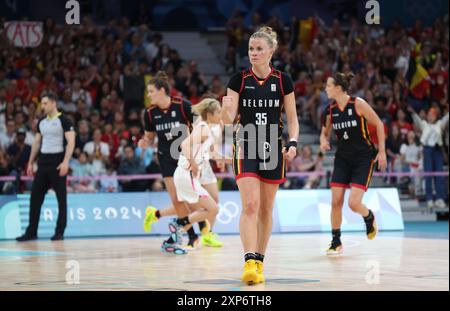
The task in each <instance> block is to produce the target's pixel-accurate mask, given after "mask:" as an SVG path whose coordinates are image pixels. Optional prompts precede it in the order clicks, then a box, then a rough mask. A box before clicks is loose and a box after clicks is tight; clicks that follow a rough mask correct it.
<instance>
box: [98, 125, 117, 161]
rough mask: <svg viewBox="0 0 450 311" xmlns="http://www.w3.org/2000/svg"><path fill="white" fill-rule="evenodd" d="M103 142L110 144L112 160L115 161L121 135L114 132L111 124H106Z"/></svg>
mask: <svg viewBox="0 0 450 311" xmlns="http://www.w3.org/2000/svg"><path fill="white" fill-rule="evenodd" d="M102 141H103V142H105V143H107V144H108V146H109V154H110V160H111V161H113V160H114V158H115V156H116V153H117V150H118V149H119V135H117V134H116V133H115V132H114V131H113V126H112V124H111V123H106V124H105V129H104V132H103V135H102Z"/></svg>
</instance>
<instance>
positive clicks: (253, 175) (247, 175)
mask: <svg viewBox="0 0 450 311" xmlns="http://www.w3.org/2000/svg"><path fill="white" fill-rule="evenodd" d="M241 178H256V179H258V180H259V181H262V182H264V183H266V184H273V185H279V184H282V183H284V182H285V181H286V178H282V179H266V178H262V177H261V176H259V175H258V174H256V173H241V174H239V175H236V177H235V179H236V181H237V180H239V179H241Z"/></svg>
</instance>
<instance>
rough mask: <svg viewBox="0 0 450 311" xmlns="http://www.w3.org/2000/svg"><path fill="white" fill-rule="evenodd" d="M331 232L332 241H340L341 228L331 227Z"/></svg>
mask: <svg viewBox="0 0 450 311" xmlns="http://www.w3.org/2000/svg"><path fill="white" fill-rule="evenodd" d="M331 234H332V235H333V241H341V229H333V230H331Z"/></svg>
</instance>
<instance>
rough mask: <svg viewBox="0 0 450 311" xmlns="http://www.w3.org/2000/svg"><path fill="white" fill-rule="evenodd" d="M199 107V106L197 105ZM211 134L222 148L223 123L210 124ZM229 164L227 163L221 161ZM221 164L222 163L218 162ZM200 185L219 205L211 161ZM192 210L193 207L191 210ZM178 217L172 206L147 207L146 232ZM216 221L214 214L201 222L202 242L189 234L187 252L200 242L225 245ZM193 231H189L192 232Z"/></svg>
mask: <svg viewBox="0 0 450 311" xmlns="http://www.w3.org/2000/svg"><path fill="white" fill-rule="evenodd" d="M209 99H210V100H211V98H209ZM196 106H197V105H196ZM197 121H200V122H201V118H198V119H197ZM209 127H210V130H211V134H212V135H213V138H214V141H215V144H216V145H218V146H220V145H221V144H222V131H223V123H222V122H221V123H220V124H209ZM221 162H227V161H221ZM218 163H220V162H218ZM199 182H200V185H201V186H202V187H203V188H204V189H205V190H206V191H207V192H208V194H209V196H210V197H211V198H212V199H213V200H214V201H215V202H216V203H217V204H218V203H219V189H218V186H217V178H216V176H215V175H214V172H213V170H212V168H211V164H210V162H209V161H205V162H204V163H203V165H202V169H201V171H200V177H199ZM190 210H192V207H191V209H190ZM172 215H176V211H175V208H174V207H173V206H170V207H168V208H164V209H160V210H157V209H156V208H155V207H153V206H149V207H147V211H146V215H145V218H144V230H145V231H146V232H150V231H151V227H152V225H153V223H154V222H156V221H158V220H159V219H161V218H162V217H167V216H172ZM215 221H216V216H215V215H214V214H210V215H209V216H208V218H207V219H206V220H205V221H202V222H199V226H200V232H201V233H202V236H201V240H200V239H199V237H198V235H197V234H195V232H194V233H193V234H189V241H188V243H187V245H186V249H187V250H194V249H196V248H197V246H198V244H199V242H201V245H203V246H208V247H222V246H223V243H222V242H220V241H219V240H217V235H216V234H215V233H213V232H212V229H213V227H214V224H215ZM191 230H193V229H189V230H188V232H189V231H191Z"/></svg>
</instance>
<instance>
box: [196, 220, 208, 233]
mask: <svg viewBox="0 0 450 311" xmlns="http://www.w3.org/2000/svg"><path fill="white" fill-rule="evenodd" d="M198 227H199V228H200V231H202V230H203V228H205V227H206V223H205V222H204V221H200V222H199V223H198Z"/></svg>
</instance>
